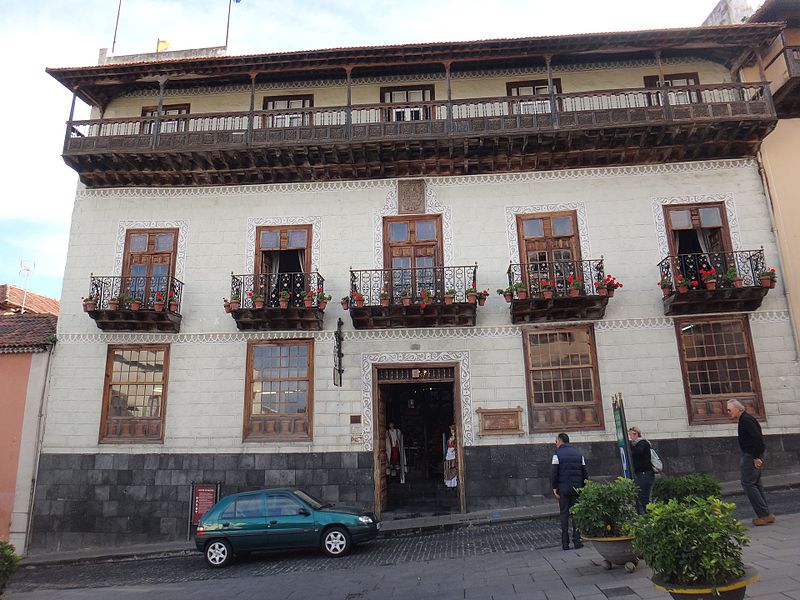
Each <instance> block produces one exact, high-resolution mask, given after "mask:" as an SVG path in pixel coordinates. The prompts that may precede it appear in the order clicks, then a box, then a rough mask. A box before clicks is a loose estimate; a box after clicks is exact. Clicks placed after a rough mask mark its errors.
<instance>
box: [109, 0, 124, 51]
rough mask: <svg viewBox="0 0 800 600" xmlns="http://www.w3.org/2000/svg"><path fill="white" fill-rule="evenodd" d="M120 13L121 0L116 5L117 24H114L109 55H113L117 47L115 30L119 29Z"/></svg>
mask: <svg viewBox="0 0 800 600" xmlns="http://www.w3.org/2000/svg"><path fill="white" fill-rule="evenodd" d="M121 11H122V0H119V4H118V5H117V22H116V23H114V41H112V42H111V55H112V56H113V55H114V48H115V47H116V45H117V29H119V13H120V12H121Z"/></svg>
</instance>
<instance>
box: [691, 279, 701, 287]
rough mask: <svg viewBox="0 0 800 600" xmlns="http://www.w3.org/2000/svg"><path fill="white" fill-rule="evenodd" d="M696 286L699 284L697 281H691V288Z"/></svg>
mask: <svg viewBox="0 0 800 600" xmlns="http://www.w3.org/2000/svg"><path fill="white" fill-rule="evenodd" d="M698 285H700V284H699V283H698V282H697V280H696V279H692V287H697V286H698Z"/></svg>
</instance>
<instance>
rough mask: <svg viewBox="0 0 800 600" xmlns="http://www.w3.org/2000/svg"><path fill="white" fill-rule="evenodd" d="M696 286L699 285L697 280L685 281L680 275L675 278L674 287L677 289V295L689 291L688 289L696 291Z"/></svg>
mask: <svg viewBox="0 0 800 600" xmlns="http://www.w3.org/2000/svg"><path fill="white" fill-rule="evenodd" d="M698 285H700V283H699V282H698V281H697V279H692V280H691V281H689V280H688V279H686V277H684V276H683V275H680V274H679V275H678V276H677V277H676V278H675V287H676V288H678V293H679V294H685V293H686V292H688V291H689V288H692V289H697V286H698Z"/></svg>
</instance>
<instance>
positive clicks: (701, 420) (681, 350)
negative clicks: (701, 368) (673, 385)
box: [675, 315, 766, 425]
mask: <svg viewBox="0 0 800 600" xmlns="http://www.w3.org/2000/svg"><path fill="white" fill-rule="evenodd" d="M722 322H739V323H740V324H741V326H742V334H743V337H744V342H745V344H746V346H747V352H746V353H745V355H724V356H715V357H714V359H717V360H722V359H725V358H742V357H744V358H745V359H746V360H747V363H748V368H749V369H750V376H751V377H750V380H751V382H752V385H753V391H752V392H751V394H708V395H705V396H701V397H700V398H698V399H699V400H700V401H703V400H705V401H709V400H710V401H713V400H716V399H719V400H722V401H724V402H723V405H722V408H721V411H720V412H719V413H718V414H716V415H714V414H709V412H710V411H708V409H707V408H706V415H705V416H698V415H697V414H696V412H695V410H694V406H693V401H692V399H693V396H692V394H691V389H690V387H689V369H688V363H689V362H694V361H692V360H688V359H687V358H686V348H685V346H684V343H683V336H682V335H681V331H682V327H684V326H685V325H687V324H704V325H705V324H710V323H722ZM675 336H676V338H677V343H678V358H679V359H680V363H681V378H682V379H683V392H684V398H685V401H686V413H687V417H688V419H689V425H708V424H716V423H719V424H725V423H730V422H731V420H730V417H728V415H727V414H726V412H725V407H724V403H725V402H727V401H728V400H731V399H737V400H740V401H741V400H742V398H743V396H748V395H752V397H753V406H754V408H755V410H753V411H751V414H752V415H753V416H754V417H756V418H757V419H758V420H760V421H763V420H765V418H766V416H765V412H764V398H763V395H762V393H761V379H760V378H759V376H758V365H757V363H756V355H755V349H754V347H753V336H752V332H751V330H750V321H749V319H748V318H747V316H746V315H734V316H729V317H727V316H719V317H691V318H680V319H675ZM714 359H712V360H714ZM700 360H708V359H700ZM706 406H708V405H706Z"/></svg>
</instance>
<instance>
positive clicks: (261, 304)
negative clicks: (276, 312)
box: [253, 299, 264, 310]
mask: <svg viewBox="0 0 800 600" xmlns="http://www.w3.org/2000/svg"><path fill="white" fill-rule="evenodd" d="M253 308H255V309H257V310H261V309H262V308H264V300H263V299H258V300H253Z"/></svg>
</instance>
